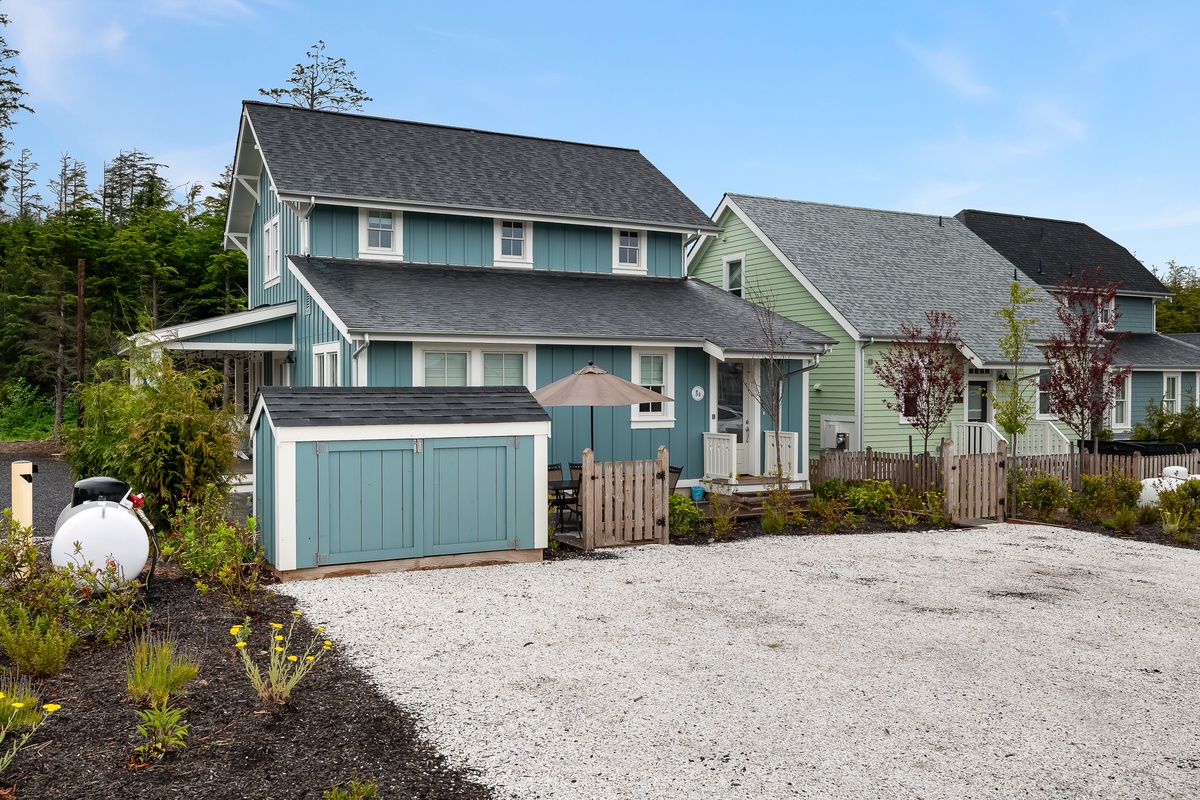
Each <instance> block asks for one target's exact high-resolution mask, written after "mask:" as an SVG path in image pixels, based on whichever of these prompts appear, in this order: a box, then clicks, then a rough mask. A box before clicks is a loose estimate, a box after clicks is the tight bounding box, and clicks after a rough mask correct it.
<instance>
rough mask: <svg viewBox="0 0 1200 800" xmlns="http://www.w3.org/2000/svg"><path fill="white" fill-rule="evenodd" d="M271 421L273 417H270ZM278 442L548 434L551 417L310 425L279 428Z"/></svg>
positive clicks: (276, 437)
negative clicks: (482, 420) (528, 420)
mask: <svg viewBox="0 0 1200 800" xmlns="http://www.w3.org/2000/svg"><path fill="white" fill-rule="evenodd" d="M267 419H268V421H271V420H270V416H269V415H268V417H267ZM271 429H272V430H273V431H274V432H275V441H276V442H279V443H285V442H286V443H296V442H384V441H390V440H392V439H396V440H404V439H463V438H467V437H483V436H549V435H550V420H546V421H544V422H448V423H445V424H439V425H311V426H305V427H279V428H276V427H275V425H274V423H273V421H271Z"/></svg>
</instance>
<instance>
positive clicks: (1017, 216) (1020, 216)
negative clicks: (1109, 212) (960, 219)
mask: <svg viewBox="0 0 1200 800" xmlns="http://www.w3.org/2000/svg"><path fill="white" fill-rule="evenodd" d="M958 213H959V214H987V215H988V216H991V217H1010V218H1012V219H1026V220H1036V221H1038V222H1058V223H1062V224H1063V225H1080V226H1082V227H1084V228H1091V227H1092V226H1091V225H1088V224H1087V223H1086V222H1080V221H1079V220H1075V219H1057V218H1055V217H1036V216H1033V215H1031V214H1012V213H1009V212H1007V211H984V210H982V209H978V208H964V209H963V210H962V211H960V212H958ZM1092 230H1096V229H1095V228H1092ZM1096 232H1097V233H1100V232H1099V231H1096ZM1100 235H1101V236H1104V234H1102V233H1101V234H1100ZM1105 238H1108V237H1105Z"/></svg>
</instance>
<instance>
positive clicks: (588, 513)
mask: <svg viewBox="0 0 1200 800" xmlns="http://www.w3.org/2000/svg"><path fill="white" fill-rule="evenodd" d="M598 488H599V487H598V486H597V484H596V454H595V453H593V452H592V448H590V447H589V448H587V449H586V450H584V451H583V471H582V472H580V473H579V505H580V509H581V510H582V511H583V522H582V525H583V549H584V550H585V551H591V550H594V549H595V548H596V522H597V521H598V520H599V519H600V514H599V512H600V498H599V497H598V496H597V495H598V494H599V493H598V492H597V491H596V490H597V489H598Z"/></svg>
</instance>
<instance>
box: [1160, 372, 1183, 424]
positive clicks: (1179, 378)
mask: <svg viewBox="0 0 1200 800" xmlns="http://www.w3.org/2000/svg"><path fill="white" fill-rule="evenodd" d="M1168 378H1174V379H1175V396H1174V397H1173V398H1171V399H1172V400H1174V401H1175V409H1174V411H1173V413H1176V414H1177V413H1179V412H1180V411H1182V410H1183V375H1182V374H1181V373H1178V372H1164V373H1163V374H1162V400H1161V401H1160V402H1161V407H1162V409H1163V410H1164V411H1166V409H1167V379H1168Z"/></svg>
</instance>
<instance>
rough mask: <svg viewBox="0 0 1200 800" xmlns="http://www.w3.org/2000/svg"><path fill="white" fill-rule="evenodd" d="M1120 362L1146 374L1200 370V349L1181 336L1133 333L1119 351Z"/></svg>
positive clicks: (1123, 342)
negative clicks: (1154, 371) (1159, 371)
mask: <svg viewBox="0 0 1200 800" xmlns="http://www.w3.org/2000/svg"><path fill="white" fill-rule="evenodd" d="M1192 335H1193V336H1194V334H1192ZM1193 341H1194V340H1193ZM1116 361H1117V364H1118V365H1122V366H1123V365H1125V364H1130V365H1132V366H1133V368H1134V369H1142V370H1144V369H1151V370H1189V371H1190V370H1200V346H1197V345H1196V344H1191V343H1189V342H1188V341H1186V340H1185V339H1184V338H1182V337H1177V336H1168V335H1164V334H1161V333H1131V334H1129V335H1128V336H1127V337H1125V339H1124V341H1122V342H1121V346H1120V347H1119V348H1118V349H1117V356H1116Z"/></svg>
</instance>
